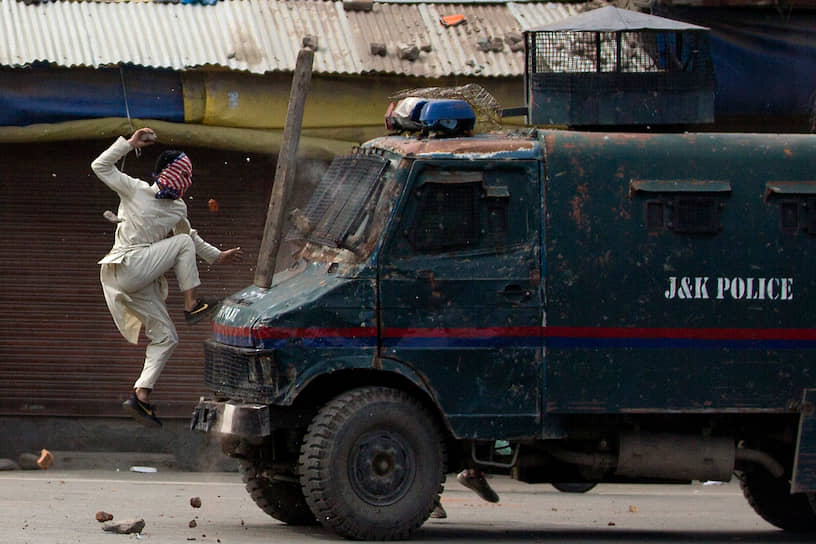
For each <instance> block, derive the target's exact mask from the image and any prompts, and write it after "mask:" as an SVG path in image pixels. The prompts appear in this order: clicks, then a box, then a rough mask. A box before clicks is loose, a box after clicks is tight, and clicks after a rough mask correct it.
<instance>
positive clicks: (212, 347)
mask: <svg viewBox="0 0 816 544" xmlns="http://www.w3.org/2000/svg"><path fill="white" fill-rule="evenodd" d="M288 383H289V378H288V376H287V374H286V373H285V372H281V370H280V368H279V366H278V364H277V360H276V357H275V351H274V350H259V349H246V348H236V347H233V346H227V345H225V344H219V343H218V342H215V341H213V340H209V341H207V342H205V343H204V384H205V385H206V387H207V388H208V389H209V390H211V391H213V392H214V393H216V394H221V395H224V396H227V397H230V398H236V399H241V400H245V401H249V402H260V403H271V402H273V401H274V399H275V398H277V397H278V395H279V393H280V390H281V388H282V387H283V386H285V385H287V384H288Z"/></svg>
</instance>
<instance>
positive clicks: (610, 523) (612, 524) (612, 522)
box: [607, 521, 615, 527]
mask: <svg viewBox="0 0 816 544" xmlns="http://www.w3.org/2000/svg"><path fill="white" fill-rule="evenodd" d="M607 525H608V526H609V527H614V526H615V522H614V521H610V522H609V523H607Z"/></svg>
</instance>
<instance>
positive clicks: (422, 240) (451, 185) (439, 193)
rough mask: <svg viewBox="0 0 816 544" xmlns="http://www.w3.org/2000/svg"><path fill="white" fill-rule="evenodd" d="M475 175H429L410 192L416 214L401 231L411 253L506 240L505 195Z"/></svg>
mask: <svg viewBox="0 0 816 544" xmlns="http://www.w3.org/2000/svg"><path fill="white" fill-rule="evenodd" d="M486 177H487V178H490V177H491V176H490V175H487V176H485V173H484V172H481V171H464V170H462V171H457V170H444V171H433V170H432V171H429V172H426V173H425V174H424V175H423V182H422V183H421V184H419V185H418V186H417V188H416V189H415V199H416V211H415V213H414V215H413V218H412V220H411V222H410V225H409V227H408V229H407V230H406V231H405V234H406V237H407V238H408V241H409V243H410V244H411V246H412V247H413V249H414V251H419V252H426V253H433V252H440V251H463V250H471V249H481V248H485V247H488V246H489V247H496V246H500V245H502V244H504V243H505V242H506V240H507V234H508V223H509V203H510V192H509V189H508V187H507V186H506V185H501V181H500V179H499V180H498V181H497V180H486Z"/></svg>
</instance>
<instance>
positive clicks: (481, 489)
mask: <svg viewBox="0 0 816 544" xmlns="http://www.w3.org/2000/svg"><path fill="white" fill-rule="evenodd" d="M456 479H457V480H459V483H460V484H462V485H463V486H465V487H467V488H468V489H471V490H473V491H475V492H476V494H477V495H479V496H480V497H481V498H483V499H484V500H486V501H487V502H499V495H498V494H497V493H496V492H495V491H493V488H492V487H490V484H489V483H487V480H486V479H485V477H484V474H482V473H481V472H471V471H468V470H467V469H465V470H463V471H462V472H460V473H459V474H457V475H456Z"/></svg>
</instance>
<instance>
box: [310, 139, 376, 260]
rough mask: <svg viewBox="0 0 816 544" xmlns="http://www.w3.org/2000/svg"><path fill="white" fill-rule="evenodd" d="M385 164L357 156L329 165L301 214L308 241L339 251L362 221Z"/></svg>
mask: <svg viewBox="0 0 816 544" xmlns="http://www.w3.org/2000/svg"><path fill="white" fill-rule="evenodd" d="M387 165H388V161H387V160H386V159H384V158H383V157H381V156H379V155H372V154H368V153H363V152H357V153H355V154H353V155H349V156H346V157H338V158H336V159H334V161H332V163H331V165H330V166H329V169H328V170H326V173H325V174H323V177H322V178H321V179H320V183H319V184H318V186H317V188H316V189H315V192H314V195H312V199H311V200H310V201H309V204H308V206H306V209H305V210H304V212H303V216H304V218H305V219H306V220H307V222H308V225H309V227H310V228H312V231H311V233H310V234H309V235H308V239H309V240H311V241H312V242H316V243H319V244H323V245H327V246H332V247H339V246H340V245H341V244H342V243H343V240H344V239H345V238H346V236H348V234H349V232H351V230H352V229H353V228H357V227H358V226H359V225H358V223H359V221H360V220H361V218H362V217H363V213H364V211H365V208H366V204H367V203H368V202H369V200H370V199H371V195H372V194H373V193H374V191H375V189H376V188H377V187H378V182H379V180H380V178H381V176H382V173H383V172H384V171H385V168H386V166H387Z"/></svg>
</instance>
